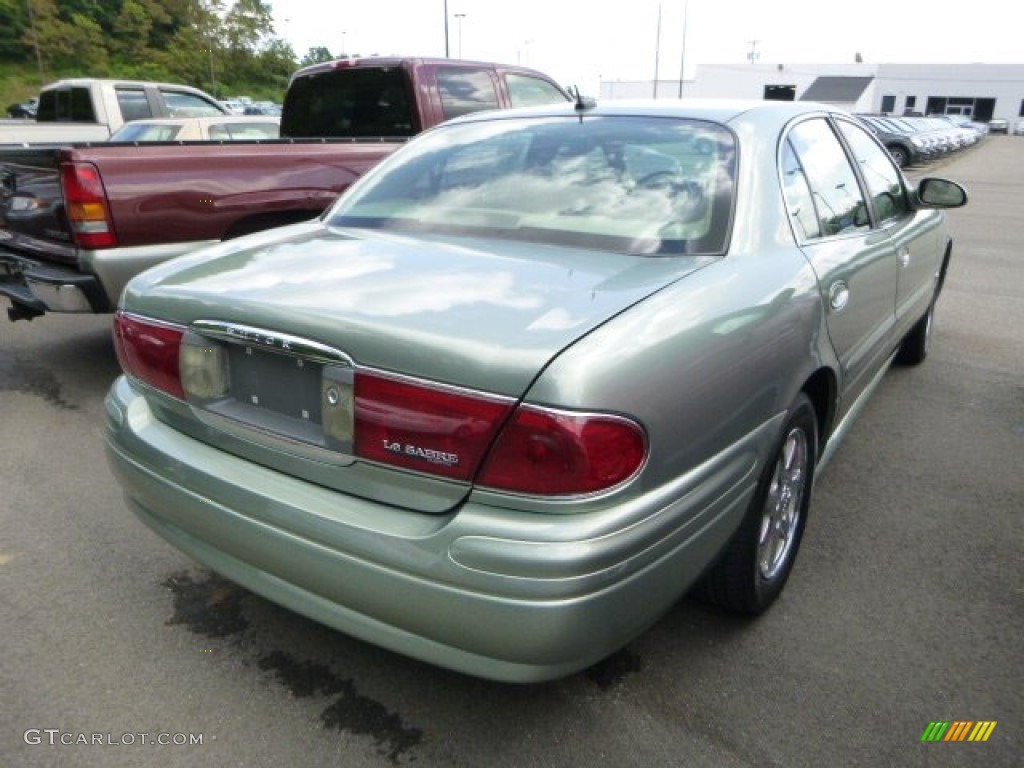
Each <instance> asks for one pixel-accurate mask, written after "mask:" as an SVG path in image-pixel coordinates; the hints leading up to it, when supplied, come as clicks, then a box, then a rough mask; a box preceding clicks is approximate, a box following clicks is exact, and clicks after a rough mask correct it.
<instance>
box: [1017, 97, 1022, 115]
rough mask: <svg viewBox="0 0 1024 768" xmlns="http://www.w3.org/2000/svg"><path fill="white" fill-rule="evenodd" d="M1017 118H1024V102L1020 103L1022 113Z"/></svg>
mask: <svg viewBox="0 0 1024 768" xmlns="http://www.w3.org/2000/svg"><path fill="white" fill-rule="evenodd" d="M1017 117H1024V100H1022V101H1021V102H1020V112H1018V113H1017Z"/></svg>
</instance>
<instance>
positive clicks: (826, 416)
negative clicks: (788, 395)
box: [803, 368, 836, 456]
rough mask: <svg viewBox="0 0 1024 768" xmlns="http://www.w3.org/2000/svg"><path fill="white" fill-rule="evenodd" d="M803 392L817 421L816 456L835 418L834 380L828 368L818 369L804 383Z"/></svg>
mask: <svg viewBox="0 0 1024 768" xmlns="http://www.w3.org/2000/svg"><path fill="white" fill-rule="evenodd" d="M803 392H804V393H805V394H806V395H807V397H809V398H810V400H811V404H812V405H813V406H814V413H815V415H816V416H817V421H818V455H819V456H820V455H821V449H822V446H824V445H825V442H826V441H827V439H828V436H829V434H830V433H831V432H832V427H833V426H834V424H833V422H834V421H835V417H836V379H835V375H834V374H833V373H832V371H830V370H829V369H828V368H819V369H818V370H817V371H815V372H814V374H813V375H812V376H811V377H810V378H809V379H807V381H806V382H804V386H803Z"/></svg>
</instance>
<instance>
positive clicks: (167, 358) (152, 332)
mask: <svg viewBox="0 0 1024 768" xmlns="http://www.w3.org/2000/svg"><path fill="white" fill-rule="evenodd" d="M184 335H185V329H184V328H181V327H177V326H170V325H163V324H159V323H154V322H151V321H147V320H143V319H141V318H138V317H134V316H133V315H126V314H124V313H123V312H118V313H117V314H116V315H114V344H115V347H116V349H117V359H118V361H119V362H120V363H121V367H122V368H124V371H125V373H127V374H128V375H130V376H133V377H135V378H136V379H139V380H140V381H143V382H145V383H146V384H149V385H150V386H151V387H155V388H156V389H159V390H161V391H162V392H166V393H167V394H169V395H172V396H173V397H176V398H178V399H179V400H184V399H185V391H184V390H183V389H182V386H181V375H180V373H179V368H178V353H179V350H180V348H181V340H182V337H183V336H184Z"/></svg>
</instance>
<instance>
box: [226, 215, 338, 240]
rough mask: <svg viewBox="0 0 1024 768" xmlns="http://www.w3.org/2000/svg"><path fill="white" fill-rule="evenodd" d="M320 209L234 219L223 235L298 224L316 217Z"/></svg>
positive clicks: (235, 234)
mask: <svg viewBox="0 0 1024 768" xmlns="http://www.w3.org/2000/svg"><path fill="white" fill-rule="evenodd" d="M319 213H320V211H280V212H277V213H266V214H261V215H259V216H250V217H249V218H247V219H242V220H240V221H236V222H235V223H234V224H232V225H231V229H229V230H228V231H227V232H226V233H225V235H224V239H225V240H231V239H233V238H236V237H242V235H251V234H252V233H253V232H262V231H263V230H265V229H273V228H274V227H283V226H285V225H287V224H298V223H299V222H300V221H309V220H310V219H312V218H314V217H316V216H317V215H318V214H319Z"/></svg>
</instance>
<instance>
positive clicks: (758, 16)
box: [271, 0, 1024, 94]
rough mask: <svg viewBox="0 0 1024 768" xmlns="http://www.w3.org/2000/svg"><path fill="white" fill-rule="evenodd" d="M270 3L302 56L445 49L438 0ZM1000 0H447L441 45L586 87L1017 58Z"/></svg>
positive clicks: (1013, 27) (1020, 59) (1017, 42)
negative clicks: (755, 61)
mask: <svg viewBox="0 0 1024 768" xmlns="http://www.w3.org/2000/svg"><path fill="white" fill-rule="evenodd" d="M271 5H272V6H273V7H274V9H275V19H276V21H277V33H278V35H279V36H280V37H283V38H285V39H286V40H288V41H289V42H290V43H291V44H292V46H293V47H294V49H295V52H296V53H297V54H298V56H299V57H300V58H301V57H302V56H303V55H304V54H305V53H306V51H307V50H308V49H309V48H310V47H311V46H321V45H322V46H324V47H326V48H328V49H330V51H331V52H332V53H334V54H339V53H342V52H347V53H350V54H360V55H369V54H374V53H377V54H382V55H383V54H398V55H405V56H444V54H445V29H444V27H445V24H444V22H445V5H446V4H445V1H444V0H369V1H367V0H358V1H357V2H339V0H287V1H286V2H285V1H282V0H275V1H274V2H272V3H271ZM1009 7H1010V4H1009V3H1007V2H1006V0H971V2H961V3H950V2H942V3H926V2H914V1H913V0H861V1H860V2H842V1H841V0H661V1H660V2H659V0H625V1H622V0H618V1H617V0H603V2H602V0H447V11H448V47H449V52H450V54H451V56H452V57H457V56H459V54H460V51H461V55H462V57H463V58H468V59H480V60H485V61H500V62H505V63H512V64H515V63H521V64H525V65H528V66H531V67H534V68H536V69H540V70H542V71H544V72H547V73H548V74H549V75H551V76H553V77H554V78H555V79H557V80H559V81H560V82H562V83H564V84H572V83H578V84H580V85H581V86H582V87H583V89H584V90H585V91H587V92H589V93H595V94H596V93H597V91H598V88H599V84H600V82H601V81H602V80H641V79H643V80H650V79H652V78H653V77H654V73H655V65H656V59H657V66H658V74H659V77H660V78H661V79H671V80H674V79H678V77H679V71H680V66H681V64H683V62H684V60H685V67H686V72H687V77H692V76H693V73H694V70H695V68H696V66H697V65H698V64H722V63H735V64H744V63H747V62H748V58H747V57H748V55H749V54H750V52H751V50H754V51H756V53H757V56H758V57H759V60H760V61H762V62H770V63H783V64H799V63H832V62H842V63H847V62H853V60H854V57H855V55H856V54H857V53H860V54H861V55H862V57H863V59H864V61H867V62H887V63H922V64H934V63H965V62H985V63H990V64H1009V63H1024V43H1022V41H1021V32H1020V25H1019V24H1018V23H1017V21H1015V20H1011V18H1010V12H1009V10H1008V9H1009ZM659 11H660V17H661V24H660V36H659V34H658V32H659V23H658V19H659ZM1013 16H1014V19H1015V18H1016V14H1013ZM684 19H685V24H684ZM684 26H685V40H686V46H685V51H684V48H683V39H684V34H683V30H684ZM659 37H660V43H659ZM753 41H756V42H753ZM656 52H660V56H656V55H655V54H656Z"/></svg>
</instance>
